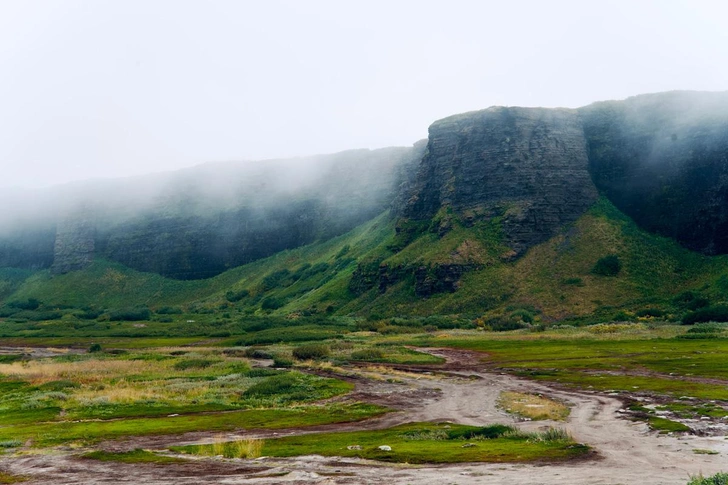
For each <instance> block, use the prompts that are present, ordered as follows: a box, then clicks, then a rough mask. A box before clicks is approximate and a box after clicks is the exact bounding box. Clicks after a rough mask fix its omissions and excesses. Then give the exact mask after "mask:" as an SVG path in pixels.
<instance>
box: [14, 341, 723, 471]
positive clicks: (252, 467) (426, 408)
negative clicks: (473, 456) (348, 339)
mask: <svg viewBox="0 0 728 485" xmlns="http://www.w3.org/2000/svg"><path fill="white" fill-rule="evenodd" d="M430 352H431V353H433V354H436V355H441V356H443V357H445V358H446V359H447V363H446V364H445V365H443V366H420V367H414V366H407V367H408V368H407V370H410V371H420V372H422V371H428V370H433V369H436V368H438V369H444V370H446V371H447V372H448V374H449V376H448V377H440V378H415V377H402V375H401V374H400V375H398V379H399V380H400V381H401V382H400V383H399V384H394V383H389V382H385V381H381V382H379V381H377V382H372V381H366V382H362V383H359V385H358V386H357V394H359V396H362V395H368V396H370V397H371V398H373V399H374V400H377V399H378V400H380V401H382V402H389V403H390V404H392V403H394V405H395V407H399V408H401V409H402V411H400V412H397V413H392V414H390V415H387V416H386V417H384V418H382V419H377V420H371V421H368V422H365V423H352V424H349V425H332V426H323V427H319V428H316V429H315V430H314V429H311V430H307V432H311V431H323V430H333V429H335V430H346V429H362V428H369V429H372V428H380V427H388V426H392V425H395V424H399V423H403V422H410V421H451V422H457V423H462V424H471V425H486V424H492V423H513V424H516V425H517V426H519V427H520V428H522V429H527V430H533V429H539V428H545V427H548V426H560V427H564V428H566V429H567V430H568V431H569V432H570V433H571V434H572V435H573V436H574V438H575V439H576V440H577V441H579V442H582V443H586V444H588V445H590V446H591V447H593V448H594V449H595V450H596V451H597V453H598V457H597V458H595V459H589V460H582V461H577V462H572V463H566V464H549V465H524V464H515V465H499V464H460V465H447V466H417V467H413V466H407V465H382V464H381V463H376V462H368V461H365V460H358V459H343V458H323V457H299V458H295V459H276V458H263V459H258V460H253V461H239V460H237V461H236V460H195V461H194V462H193V463H190V464H184V465H168V466H164V467H160V466H153V465H133V466H132V465H123V464H117V463H101V462H95V461H90V460H89V461H85V460H84V461H80V460H78V459H77V458H73V457H72V456H70V455H69V454H68V452H64V451H63V450H57V451H55V452H54V453H53V454H52V455H27V456H23V457H20V458H17V457H15V458H3V457H0V466H3V467H5V468H9V469H10V470H12V471H13V472H14V473H19V474H27V475H30V476H34V477H35V479H34V480H33V481H31V482H28V483H53V484H70V483H84V484H103V483H144V484H159V485H161V484H165V485H167V484H197V485H199V484H201V483H222V484H239V483H256V484H276V483H289V484H298V483H322V484H329V483H332V484H333V483H337V484H339V483H340V484H348V483H352V484H353V483H357V484H358V483H371V484H387V485H390V484H400V483H401V484H414V483H416V484H477V483H482V484H504V485H505V484H509V485H510V484H514V483H517V484H528V485H557V484H558V485H584V484H594V485H618V484H624V485H627V484H632V483H636V482H637V483H644V484H649V485H684V484H685V483H686V482H687V480H688V478H689V476H690V475H693V474H698V473H701V472H702V473H704V474H706V475H708V474H713V473H716V472H718V471H728V460H727V459H726V457H727V456H728V441H726V440H725V439H724V438H723V437H713V438H701V437H695V436H686V437H679V438H678V437H672V436H662V435H658V434H657V433H655V432H650V431H649V430H648V429H647V426H646V425H644V424H642V423H634V422H631V421H629V420H627V419H623V418H621V417H620V412H619V411H620V409H621V407H622V403H621V402H620V401H619V400H618V399H616V398H613V397H609V396H603V395H598V394H591V393H586V392H572V391H565V390H561V389H556V388H552V387H550V386H547V385H544V384H541V383H536V382H531V381H527V380H524V379H520V378H517V377H513V376H510V375H505V374H498V373H492V372H487V371H485V370H484V369H483V368H482V367H481V366H480V365H479V364H478V358H479V355H478V354H474V353H471V352H467V351H454V350H448V349H442V350H430ZM481 356H482V354H481ZM398 367H399V369H400V370H403V369H402V367H403V366H398ZM504 390H508V391H520V392H537V393H542V394H544V395H547V396H549V397H553V398H556V399H559V400H562V401H564V402H566V403H569V405H570V406H571V408H572V411H571V415H570V417H569V419H568V421H567V422H566V423H554V422H547V421H540V422H520V423H517V422H516V420H515V419H514V418H513V417H511V416H509V415H507V414H505V413H503V412H502V411H501V410H499V409H498V407H497V405H496V400H497V398H498V396H499V394H500V392H501V391H504ZM292 433H301V431H300V430H288V431H285V430H284V431H276V432H266V433H260V434H258V436H261V437H271V436H281V435H286V434H292ZM250 435H251V434H244V435H242V434H230V435H228V436H227V437H228V438H230V439H234V438H237V437H241V436H250ZM211 439H212V437H211V435H210V434H209V433H190V434H188V435H183V436H162V437H151V438H143V439H137V440H128V441H127V442H124V441H122V442H117V446H118V445H121V446H123V447H124V448H128V447H133V446H143V447H145V448H152V449H165V448H166V447H167V446H170V445H173V444H183V443H204V442H210V441H211ZM694 449H710V450H714V451H718V452H720V454H718V455H698V454H695V453H694V452H693V450H694Z"/></svg>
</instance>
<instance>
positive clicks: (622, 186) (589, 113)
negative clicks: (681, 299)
mask: <svg viewBox="0 0 728 485" xmlns="http://www.w3.org/2000/svg"><path fill="white" fill-rule="evenodd" d="M580 113H581V116H582V119H583V120H584V130H585V133H586V136H587V140H588V146H589V161H590V170H591V173H592V177H593V180H594V182H595V183H596V185H597V187H598V188H599V190H600V191H601V192H603V193H604V194H605V195H606V196H607V197H608V198H609V200H610V201H611V202H612V203H613V204H614V205H616V206H617V207H618V208H619V209H620V210H621V211H622V212H624V213H625V214H627V215H628V216H630V217H632V218H633V219H634V220H635V222H637V224H639V225H640V226H641V227H643V228H644V229H647V230H648V231H651V232H656V233H658V234H661V235H664V236H668V237H671V238H674V239H677V240H678V241H679V242H680V243H682V244H683V245H684V246H686V247H688V248H690V249H693V250H695V251H700V252H702V253H703V254H725V253H728V93H704V92H670V93H659V94H647V95H641V96H635V97H633V98H629V99H626V100H624V101H607V102H601V103H595V104H593V105H590V106H587V107H585V108H581V109H580Z"/></svg>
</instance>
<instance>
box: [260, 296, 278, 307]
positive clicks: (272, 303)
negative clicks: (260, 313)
mask: <svg viewBox="0 0 728 485" xmlns="http://www.w3.org/2000/svg"><path fill="white" fill-rule="evenodd" d="M283 305H284V303H283V301H281V300H280V299H279V298H275V297H273V296H269V297H267V298H264V299H263V301H262V302H261V303H260V308H261V309H263V310H278V309H279V308H280V307H282V306H283Z"/></svg>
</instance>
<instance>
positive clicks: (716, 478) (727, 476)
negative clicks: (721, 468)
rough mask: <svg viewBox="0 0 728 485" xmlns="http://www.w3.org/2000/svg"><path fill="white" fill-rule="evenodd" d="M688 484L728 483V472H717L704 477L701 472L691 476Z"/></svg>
mask: <svg viewBox="0 0 728 485" xmlns="http://www.w3.org/2000/svg"><path fill="white" fill-rule="evenodd" d="M688 485H728V473H716V474H715V475H713V476H712V477H704V476H703V475H702V474H701V475H698V476H695V477H691V478H690V481H689V482H688Z"/></svg>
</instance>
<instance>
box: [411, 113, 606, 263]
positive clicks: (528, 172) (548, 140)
mask: <svg viewBox="0 0 728 485" xmlns="http://www.w3.org/2000/svg"><path fill="white" fill-rule="evenodd" d="M588 168H589V163H588V158H587V144H586V138H585V137H584V132H583V129H582V125H581V120H580V118H579V115H578V114H577V113H576V112H575V111H572V110H563V109H556V110H554V109H540V108H502V107H496V108H489V109H487V110H483V111H477V112H473V113H466V114H462V115H457V116H452V117H449V118H445V119H443V120H440V121H438V122H436V123H434V124H433V125H432V126H431V127H430V136H429V141H428V144H427V152H426V154H425V156H424V158H423V160H422V162H421V164H420V167H419V169H418V173H417V176H416V178H415V180H414V181H413V182H412V183H411V184H410V186H409V187H408V188H407V192H408V194H407V196H406V197H404V198H403V203H402V204H400V205H399V206H398V208H397V209H398V212H399V214H400V215H401V216H402V217H404V218H407V219H413V220H424V219H429V218H432V217H433V216H434V215H435V214H436V213H437V212H438V211H439V210H440V209H441V208H442V207H450V208H452V209H454V210H455V211H456V213H458V214H459V216H460V217H461V219H463V220H465V221H473V220H475V219H490V218H494V217H497V218H501V220H502V227H503V231H504V234H505V238H506V240H507V241H506V242H507V244H508V245H509V246H510V247H511V248H512V249H513V253H512V256H514V257H515V256H518V255H520V254H521V253H523V252H524V251H525V250H527V249H528V248H529V247H531V246H533V245H535V244H538V243H540V242H542V241H545V240H546V239H548V238H549V237H551V236H552V235H553V234H554V233H555V232H556V231H558V229H559V228H560V227H562V226H563V225H564V224H567V223H569V222H572V221H574V220H576V219H577V218H578V217H579V216H580V215H581V214H583V213H584V211H585V210H586V209H587V208H588V207H589V206H590V205H591V204H592V203H593V202H594V201H595V200H596V198H597V190H596V187H595V186H594V184H593V183H592V181H591V177H590V175H589V171H588Z"/></svg>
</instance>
